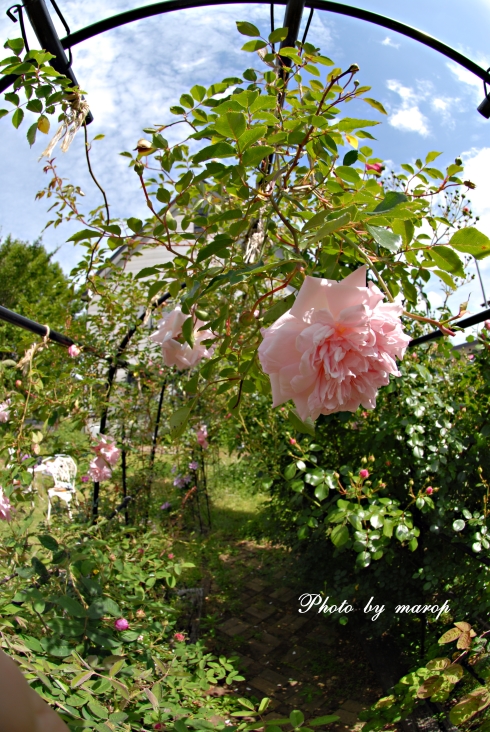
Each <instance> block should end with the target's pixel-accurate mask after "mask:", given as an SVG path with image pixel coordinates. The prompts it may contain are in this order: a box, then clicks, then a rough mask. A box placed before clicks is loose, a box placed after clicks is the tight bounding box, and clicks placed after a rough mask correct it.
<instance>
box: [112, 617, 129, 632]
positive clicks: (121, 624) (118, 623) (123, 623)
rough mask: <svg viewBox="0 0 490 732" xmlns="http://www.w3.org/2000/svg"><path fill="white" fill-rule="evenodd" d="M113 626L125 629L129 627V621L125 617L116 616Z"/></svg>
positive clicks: (117, 628)
mask: <svg viewBox="0 0 490 732" xmlns="http://www.w3.org/2000/svg"><path fill="white" fill-rule="evenodd" d="M114 627H115V629H116V630H127V629H128V628H129V623H128V621H127V620H126V618H118V619H117V620H116V622H115V623H114Z"/></svg>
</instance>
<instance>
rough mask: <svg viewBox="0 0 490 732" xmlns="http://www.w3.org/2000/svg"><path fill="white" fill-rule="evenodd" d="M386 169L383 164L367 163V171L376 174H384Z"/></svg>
mask: <svg viewBox="0 0 490 732" xmlns="http://www.w3.org/2000/svg"><path fill="white" fill-rule="evenodd" d="M384 169H385V167H384V165H381V163H367V164H366V170H374V172H375V173H382V172H383V170H384Z"/></svg>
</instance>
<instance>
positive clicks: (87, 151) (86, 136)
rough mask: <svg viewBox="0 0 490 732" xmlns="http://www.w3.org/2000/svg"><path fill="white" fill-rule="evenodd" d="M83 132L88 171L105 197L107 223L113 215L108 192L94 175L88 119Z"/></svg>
mask: <svg viewBox="0 0 490 732" xmlns="http://www.w3.org/2000/svg"><path fill="white" fill-rule="evenodd" d="M83 132H84V135H85V158H86V160H87V166H88V172H89V173H90V176H91V178H92V180H93V181H94V183H95V185H96V186H97V188H98V189H99V191H100V192H101V193H102V197H103V199H104V205H105V211H106V214H107V216H106V223H107V224H108V223H109V221H110V219H111V217H110V215H109V203H108V201H107V196H106V193H105V191H104V189H103V188H102V186H101V185H100V183H99V181H98V180H97V178H96V177H95V175H94V171H93V170H92V164H91V162H90V147H91V146H90V143H89V141H88V135H87V122H86V121H85V122H84V123H83Z"/></svg>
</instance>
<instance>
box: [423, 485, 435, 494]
mask: <svg viewBox="0 0 490 732" xmlns="http://www.w3.org/2000/svg"><path fill="white" fill-rule="evenodd" d="M425 492H426V493H427V495H428V496H431V495H432V494H433V493H434V489H433V487H432V486H431V485H428V486H427V488H426V489H425Z"/></svg>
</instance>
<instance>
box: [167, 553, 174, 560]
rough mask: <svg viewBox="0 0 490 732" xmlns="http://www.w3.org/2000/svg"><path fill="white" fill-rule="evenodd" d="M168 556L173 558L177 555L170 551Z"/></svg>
mask: <svg viewBox="0 0 490 732" xmlns="http://www.w3.org/2000/svg"><path fill="white" fill-rule="evenodd" d="M167 556H168V558H169V559H173V558H174V557H175V554H172V553H170V554H168V555H167Z"/></svg>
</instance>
